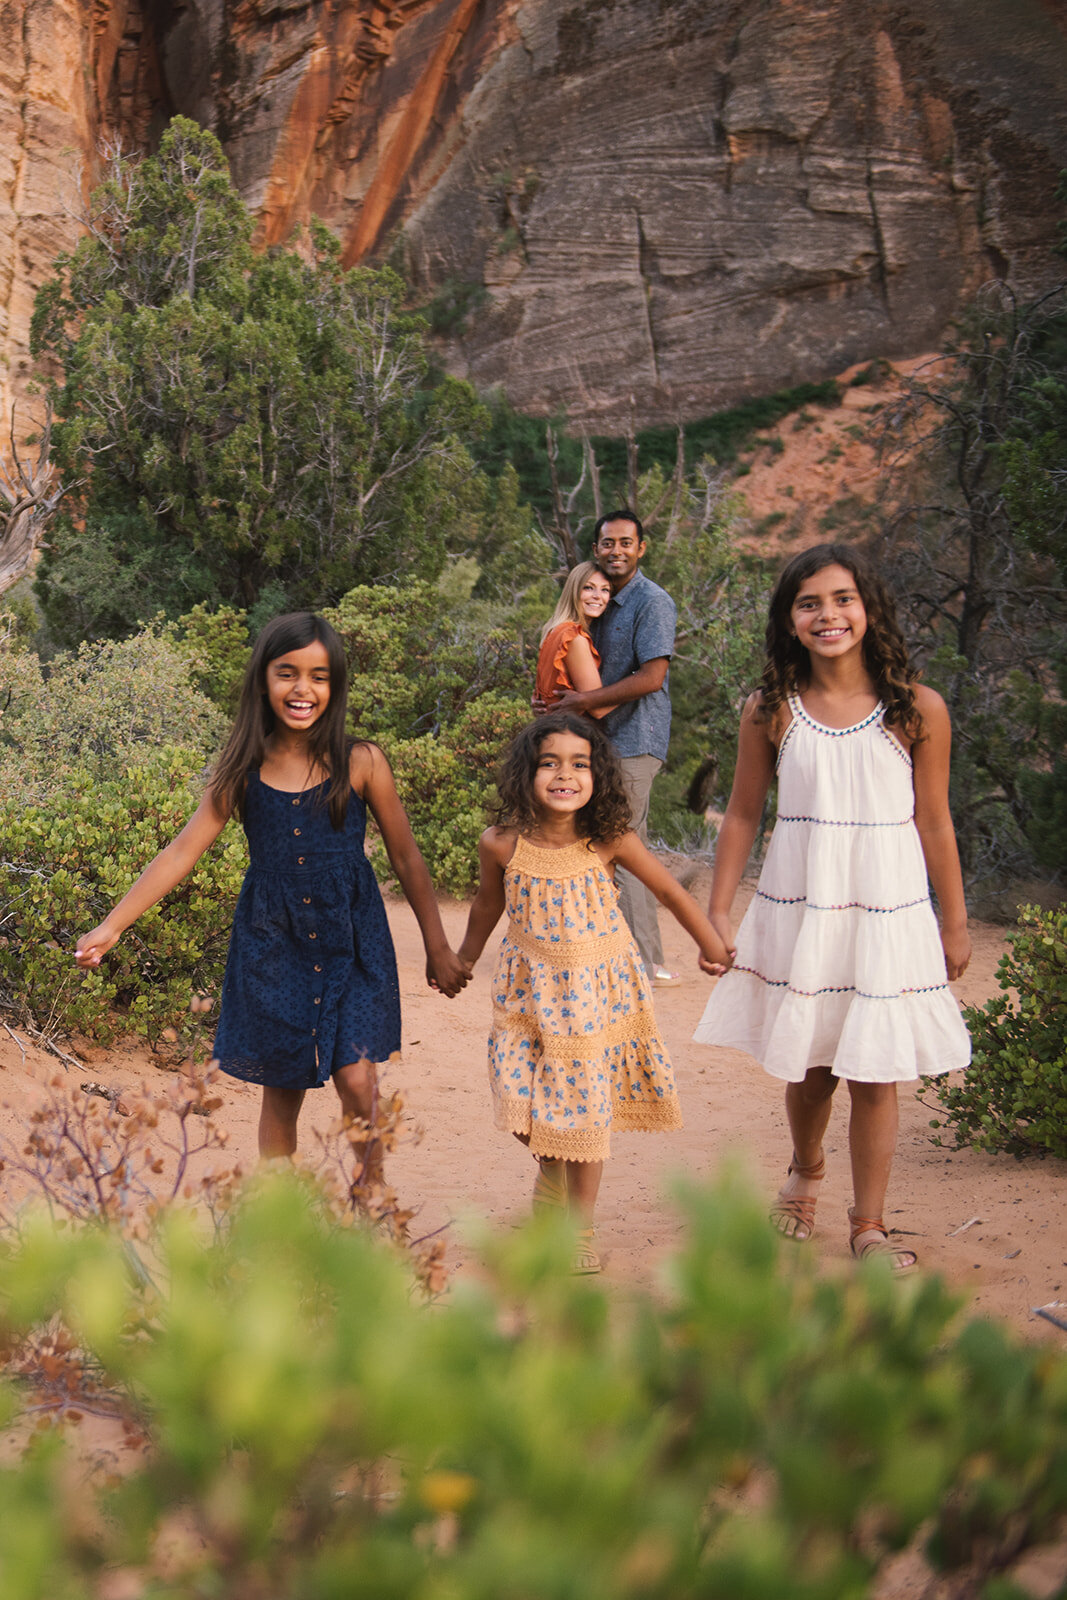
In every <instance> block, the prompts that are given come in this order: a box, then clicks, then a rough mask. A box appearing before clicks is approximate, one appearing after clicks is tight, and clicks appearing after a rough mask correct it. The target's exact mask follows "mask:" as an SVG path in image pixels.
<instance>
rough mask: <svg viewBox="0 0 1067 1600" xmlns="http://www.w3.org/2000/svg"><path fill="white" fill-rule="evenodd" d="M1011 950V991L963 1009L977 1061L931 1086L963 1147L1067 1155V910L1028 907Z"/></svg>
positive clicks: (1007, 962)
mask: <svg viewBox="0 0 1067 1600" xmlns="http://www.w3.org/2000/svg"><path fill="white" fill-rule="evenodd" d="M1008 946H1009V948H1008V951H1007V953H1006V954H1005V955H1004V956H1002V957H1001V961H1000V966H999V967H998V969H997V976H998V981H999V983H1000V987H1001V988H1002V989H1003V990H1005V991H1006V993H1004V994H1002V995H998V996H996V998H994V999H992V1000H987V1001H986V1004H985V1005H984V1006H983V1007H981V1008H980V1009H979V1008H978V1007H976V1006H968V1007H967V1009H966V1011H965V1012H964V1016H965V1017H966V1019H967V1026H968V1027H969V1028H970V1030H971V1038H972V1041H973V1045H974V1056H973V1059H972V1061H971V1065H970V1066H969V1067H968V1069H967V1072H966V1075H965V1077H964V1079H963V1082H962V1083H961V1084H959V1085H958V1086H957V1085H953V1084H949V1083H946V1082H944V1080H942V1079H926V1080H925V1081H926V1083H927V1085H933V1086H934V1087H935V1088H936V1090H937V1094H938V1097H939V1099H940V1100H941V1103H942V1105H944V1107H945V1109H946V1111H947V1113H948V1121H949V1123H950V1124H951V1125H952V1129H953V1132H954V1133H955V1136H956V1145H957V1147H959V1146H960V1145H966V1144H970V1145H974V1146H975V1147H976V1148H978V1149H981V1150H1004V1151H1010V1153H1011V1154H1012V1155H1014V1156H1018V1157H1022V1156H1025V1155H1054V1156H1061V1157H1065V1158H1067V908H1064V907H1063V906H1061V907H1059V908H1058V909H1057V910H1055V911H1041V910H1039V909H1038V907H1036V906H1024V907H1023V908H1022V910H1021V912H1020V915H1019V925H1018V927H1017V928H1016V929H1015V930H1014V931H1013V932H1012V933H1010V934H1009V935H1008ZM938 1125H939V1124H935V1126H938Z"/></svg>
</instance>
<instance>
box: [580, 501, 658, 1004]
mask: <svg viewBox="0 0 1067 1600" xmlns="http://www.w3.org/2000/svg"><path fill="white" fill-rule="evenodd" d="M644 553H645V536H644V529H643V528H642V526H641V523H640V520H639V519H638V517H637V516H636V514H635V513H634V512H633V511H629V510H626V509H623V510H620V511H609V512H608V513H607V515H606V516H603V517H601V518H600V520H599V522H598V523H597V525H596V528H595V529H594V532H593V559H594V560H595V561H597V562H598V563H599V564H600V566H601V567H602V568H603V570H604V571H605V572H606V573H607V577H608V582H609V583H610V584H611V600H610V601H609V602H608V606H607V610H606V611H605V612H604V614H603V616H601V617H599V618H598V619H597V621H596V622H595V623H594V624H593V637H594V643H595V644H596V647H597V649H598V650H599V652H600V676H601V680H602V684H601V687H600V688H599V689H589V690H586V691H584V692H581V693H579V692H573V691H572V692H571V693H568V694H565V695H564V696H563V697H562V699H561V700H559V701H557V702H556V704H557V707H558V708H563V707H569V708H570V709H571V710H573V711H580V712H586V713H588V712H590V711H593V710H595V709H596V708H597V707H598V706H613V707H614V710H612V711H609V712H608V714H607V715H606V716H605V718H604V722H603V726H604V728H605V730H606V731H607V733H608V735H609V737H610V739H611V742H612V744H613V745H614V747H615V751H616V754H617V755H618V757H619V761H620V764H621V766H622V770H623V777H624V778H625V780H626V786H627V788H628V789H629V791H630V810H631V818H632V821H633V826H634V830H635V832H636V833H638V834H639V835H640V837H641V838H642V839H644V840H647V838H648V802H649V795H650V793H651V789H652V780H653V778H654V777H655V776H656V773H657V772H658V771H659V770H660V768H661V767H662V765H663V763H664V761H665V760H666V759H667V744H668V741H669V739H670V732H671V699H670V693H669V690H668V676H667V669H668V667H669V666H670V659H671V656H672V655H673V653H674V627H675V620H676V616H677V612H676V610H675V605H674V601H673V600H672V599H671V597H670V595H669V594H667V592H666V591H665V590H664V589H661V588H660V587H659V585H658V584H655V583H653V582H652V580H651V578H646V577H645V574H644V573H643V572H642V571H641V570H640V561H641V557H642V556H643V555H644ZM615 882H616V884H617V886H618V890H619V905H620V908H621V910H622V914H623V916H624V917H625V918H626V921H627V922H628V924H629V926H630V929H631V931H632V932H633V936H634V938H635V939H636V940H637V947H638V949H639V950H640V952H641V955H642V957H643V959H644V963H645V966H646V968H647V970H648V975H649V978H650V980H651V981H652V982H653V983H654V984H656V985H657V986H659V987H661V988H662V987H665V986H667V985H671V984H674V983H677V982H678V979H677V978H676V977H675V976H674V974H672V973H669V972H667V970H666V969H665V967H664V965H663V946H662V944H661V943H660V936H659V921H658V918H657V915H656V899H655V896H654V895H653V894H652V892H651V891H650V890H649V889H646V888H645V886H644V884H643V883H639V882H638V880H637V879H636V878H635V877H633V876H632V874H630V873H629V872H624V871H622V870H621V869H619V870H618V871H617V872H616V875H615Z"/></svg>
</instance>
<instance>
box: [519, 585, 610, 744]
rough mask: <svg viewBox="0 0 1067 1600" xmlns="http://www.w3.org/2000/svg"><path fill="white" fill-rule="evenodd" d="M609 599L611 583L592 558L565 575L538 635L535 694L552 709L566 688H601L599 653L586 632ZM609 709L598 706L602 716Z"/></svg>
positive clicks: (598, 715)
mask: <svg viewBox="0 0 1067 1600" xmlns="http://www.w3.org/2000/svg"><path fill="white" fill-rule="evenodd" d="M610 599H611V584H610V583H609V582H608V580H607V578H605V576H604V574H603V573H602V572H601V570H600V568H599V567H598V566H597V564H596V562H595V561H582V562H580V563H579V565H578V566H576V567H574V568H572V570H571V571H570V572H569V573H568V574H567V581H566V583H565V584H564V585H563V592H562V593H561V595H560V597H559V604H558V605H557V607H556V609H555V611H554V612H553V613H552V616H551V617H550V618H549V620H548V621H547V622H546V623H545V626H544V631H543V633H542V634H541V651H540V654H539V655H538V658H537V688H536V690H535V694H536V697H537V698H538V699H540V700H542V701H543V702H544V704H545V706H546V707H547V708H551V706H553V705H554V704H555V702H556V701H557V700H558V699H559V698H560V696H561V695H563V694H565V693H566V691H567V690H568V689H579V690H581V689H599V688H600V656H599V655H598V654H597V649H596V646H595V645H594V643H593V641H592V638H591V637H590V634H589V626H590V623H591V622H592V621H593V619H594V617H599V616H602V615H603V613H604V611H605V610H606V608H607V605H608V601H609V600H610ZM610 709H611V708H610V707H609V706H598V707H597V709H596V710H595V711H594V712H593V713H592V715H593V716H594V717H603V716H605V715H606V714H607V712H608V711H609V710H610Z"/></svg>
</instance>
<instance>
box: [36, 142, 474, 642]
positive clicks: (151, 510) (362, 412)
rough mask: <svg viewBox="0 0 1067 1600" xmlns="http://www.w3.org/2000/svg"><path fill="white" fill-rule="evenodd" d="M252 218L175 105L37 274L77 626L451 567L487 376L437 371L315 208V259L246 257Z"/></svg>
mask: <svg viewBox="0 0 1067 1600" xmlns="http://www.w3.org/2000/svg"><path fill="white" fill-rule="evenodd" d="M251 231H252V222H251V217H250V215H249V213H248V212H247V210H246V209H245V207H244V206H243V204H242V203H241V201H240V198H239V197H238V195H237V193H236V191H235V190H234V188H233V185H232V183H231V181H230V178H229V174H228V172H227V170H226V164H225V160H224V158H223V155H222V151H221V147H220V146H219V145H218V142H217V141H216V140H215V139H214V136H213V135H211V134H209V133H207V132H206V131H205V130H203V129H201V128H199V127H197V126H196V125H195V124H194V123H191V122H189V121H188V120H187V119H185V118H181V117H178V118H175V119H174V121H173V122H172V123H171V125H170V127H169V128H168V130H167V132H166V134H165V135H164V137H163V140H162V142H161V144H160V148H159V151H158V153H157V154H156V155H154V156H151V157H148V158H146V159H144V160H138V161H133V160H128V159H124V158H121V157H120V158H117V159H116V160H115V162H114V163H113V165H112V168H111V171H110V174H109V177H108V179H107V181H106V182H105V184H104V185H103V186H102V187H101V189H99V190H98V191H97V192H96V194H95V195H94V197H93V200H92V202H91V219H90V231H89V233H88V235H87V237H86V238H85V239H83V241H82V242H81V244H80V245H79V246H78V249H77V250H76V251H75V252H74V254H73V256H69V257H61V258H60V259H59V260H58V261H57V263H56V266H57V275H56V277H55V278H54V279H52V280H51V281H50V282H49V283H48V284H46V285H45V286H44V288H43V289H42V291H41V299H40V302H39V305H38V307H37V312H36V316H35V322H34V352H35V354H36V355H37V356H39V357H42V358H50V359H51V361H52V362H53V363H58V364H59V366H60V367H61V369H62V379H61V381H57V382H55V383H54V384H53V385H52V399H53V404H54V407H55V412H56V418H57V421H56V424H55V428H54V432H53V448H54V453H55V457H56V460H57V462H58V463H59V464H60V466H61V470H62V471H63V473H64V475H65V476H66V477H67V478H68V479H70V480H76V481H77V485H78V487H77V488H76V489H74V490H73V491H72V493H71V497H70V498H69V499H68V501H67V502H65V520H64V521H63V522H61V524H60V525H59V527H58V530H57V535H56V538H55V539H54V541H53V548H52V549H51V550H50V551H49V552H47V553H46V558H45V560H44V561H43V562H42V564H41V568H40V572H39V591H40V593H41V596H42V600H43V604H44V606H45V610H46V613H47V615H48V617H49V621H50V622H51V624H52V626H53V628H54V629H55V630H56V631H57V633H58V634H59V636H60V637H61V638H64V639H70V640H76V639H79V638H82V637H85V636H86V635H87V634H89V635H96V634H99V633H101V632H112V633H121V632H125V631H128V629H129V628H130V627H131V625H134V624H136V623H137V622H142V621H144V620H146V619H147V618H148V617H149V616H151V615H153V614H154V612H156V611H157V610H160V609H162V610H164V611H165V612H167V613H168V614H169V615H171V616H175V615H177V614H178V613H180V612H182V611H187V610H189V608H190V606H191V605H193V604H195V603H196V602H198V601H201V600H206V599H211V600H213V601H214V602H216V603H217V602H218V601H220V600H221V601H223V602H226V603H230V604H234V605H237V606H243V607H252V606H254V605H255V604H256V602H257V601H258V600H259V598H260V596H261V594H262V593H263V592H264V590H266V589H268V588H273V589H274V590H275V591H277V593H278V596H279V602H278V604H277V605H275V606H273V607H272V609H274V610H284V609H286V607H290V608H292V607H295V606H303V605H308V606H313V607H319V606H322V605H323V604H325V603H328V602H330V601H331V600H335V599H337V598H338V597H339V596H340V595H341V594H343V593H344V592H345V591H346V590H347V589H349V588H350V587H351V586H352V584H353V582H354V581H356V580H360V579H362V580H364V581H366V580H374V579H377V578H380V577H384V576H387V575H393V574H395V573H396V572H398V571H399V570H402V569H407V568H409V567H410V566H411V565H416V566H418V567H420V568H421V569H422V570H423V571H424V572H425V574H426V575H427V576H429V577H430V578H433V577H434V576H436V574H437V572H438V571H439V570H440V567H441V565H442V562H443V559H444V549H445V535H446V533H447V531H448V529H449V525H450V522H451V520H452V519H453V518H454V517H455V516H456V515H457V514H458V511H459V502H460V500H461V499H462V484H463V482H464V480H465V479H466V478H468V477H470V476H471V474H472V473H473V471H474V468H473V465H472V463H471V461H470V459H469V457H468V456H467V453H466V450H465V448H464V446H463V445H462V443H461V442H460V440H461V438H463V437H473V436H474V435H475V434H476V433H477V432H478V430H479V428H480V427H481V426H482V423H483V419H484V413H483V411H482V409H481V408H480V407H479V405H478V404H477V402H476V400H475V397H474V394H473V391H472V390H471V389H470V388H469V387H468V386H467V385H465V384H462V383H459V382H457V381H456V380H454V379H446V380H444V381H443V382H440V383H439V384H437V385H436V387H434V386H431V385H429V381H428V375H427V366H428V363H427V357H426V352H425V349H424V342H423V336H424V328H425V325H424V323H423V321H422V319H421V318H419V317H416V316H413V315H412V314H411V313H410V312H408V311H406V310H405V309H404V307H403V294H404V286H403V284H402V282H401V280H400V279H399V278H397V277H396V275H395V274H394V273H392V272H389V271H388V270H383V271H380V272H376V271H372V270H370V269H367V268H359V269H356V270H355V271H352V272H348V273H346V272H344V271H342V270H341V267H340V262H339V247H338V245H337V243H336V241H335V240H333V239H332V238H331V236H330V235H329V234H328V233H327V231H326V230H325V229H323V228H321V227H318V226H316V227H314V228H313V229H312V230H311V239H310V248H309V249H308V250H307V251H306V252H305V253H303V254H297V253H296V251H292V250H289V251H286V250H279V251H275V252H273V253H270V254H263V253H256V252H253V251H252V249H251V247H250V239H251ZM83 528H84V529H87V530H88V539H89V544H90V548H89V549H88V550H86V549H85V548H84V535H83V533H82V530H83ZM131 567H132V568H133V569H134V570H135V571H136V572H137V575H138V579H137V583H136V584H135V585H133V586H130V585H127V584H125V583H124V581H123V579H124V574H125V573H126V571H127V570H128V569H129V568H131Z"/></svg>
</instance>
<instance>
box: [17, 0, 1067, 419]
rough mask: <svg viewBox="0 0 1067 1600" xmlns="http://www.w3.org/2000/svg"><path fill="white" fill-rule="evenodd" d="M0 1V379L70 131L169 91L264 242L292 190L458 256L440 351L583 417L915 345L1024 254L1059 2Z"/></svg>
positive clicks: (150, 103)
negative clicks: (210, 139)
mask: <svg viewBox="0 0 1067 1600" xmlns="http://www.w3.org/2000/svg"><path fill="white" fill-rule="evenodd" d="M0 29H2V32H0V42H2V45H3V49H2V52H0V129H2V137H0V353H2V354H3V356H4V358H5V365H4V369H3V373H2V374H0V377H2V379H3V382H4V383H5V384H6V386H7V390H8V393H7V396H6V397H7V398H8V399H10V397H11V393H12V392H17V390H18V389H19V387H20V381H21V380H23V379H24V377H25V374H26V370H27V369H26V364H25V363H26V332H27V326H28V317H29V310H30V306H31V301H32V295H33V291H34V289H35V287H36V285H37V283H39V282H40V279H41V277H42V275H43V273H44V272H45V271H46V269H47V265H48V262H49V261H50V260H51V258H52V257H53V255H54V254H55V252H56V251H57V249H59V248H61V247H63V246H65V245H68V244H69V243H70V242H71V241H72V240H73V238H74V237H75V236H76V230H77V223H76V219H75V215H74V213H75V211H76V205H75V201H76V198H77V194H78V190H79V185H80V183H81V182H82V181H83V177H82V174H89V173H91V169H92V166H93V162H94V160H95V151H96V150H97V147H98V144H99V141H100V139H101V138H102V137H105V136H111V137H121V138H122V139H123V141H124V143H125V144H126V145H127V146H130V145H133V146H144V145H147V144H150V143H151V141H152V139H153V137H154V136H155V134H156V133H157V132H158V129H159V127H160V126H161V125H162V122H163V121H164V120H165V119H166V117H167V116H169V115H170V114H172V113H173V111H175V110H180V111H183V112H185V113H187V114H189V115H192V116H195V117H197V118H198V119H199V120H200V121H202V122H204V123H205V124H207V125H209V126H211V127H212V128H214V129H215V131H216V132H217V133H218V134H219V136H220V138H221V139H222V140H223V143H224V145H225V147H226V149H227V152H228V154H229V156H230V159H231V162H232V166H233V171H234V175H235V178H236V180H237V182H238V184H239V186H240V188H241V191H242V193H243V194H244V196H245V197H246V199H247V200H248V202H249V203H250V204H251V205H253V206H254V207H255V208H256V210H257V211H258V213H259V215H260V218H261V234H262V237H263V239H264V240H265V241H267V242H273V241H278V240H282V239H285V238H287V237H289V235H290V234H291V232H292V229H293V228H294V227H295V226H296V225H298V224H299V223H300V222H302V221H304V220H306V218H307V217H308V216H309V215H311V214H312V213H313V212H314V213H316V214H318V215H320V216H323V217H324V218H325V219H326V220H327V221H328V222H329V223H330V225H331V226H332V227H334V228H335V229H336V230H337V232H338V233H339V234H340V236H341V237H342V239H343V240H344V244H345V251H346V258H347V259H348V260H349V261H352V262H354V261H359V260H363V259H367V258H374V257H377V256H381V255H382V254H384V253H387V252H388V251H389V250H391V249H396V250H398V251H400V252H401V253H402V254H403V256H404V258H405V261H406V264H407V266H408V268H409V270H410V271H411V272H412V273H413V275H414V277H415V280H416V282H417V284H418V285H419V287H420V289H421V290H423V291H425V293H426V295H427V296H430V295H432V294H433V292H434V291H435V290H436V289H438V288H440V286H441V285H442V284H444V283H446V282H449V283H450V284H451V286H452V287H453V288H454V287H455V286H456V285H457V284H458V285H461V286H473V293H474V296H475V299H477V298H478V297H479V296H480V297H481V303H480V305H479V306H478V308H477V310H476V311H475V312H474V313H473V314H472V315H469V316H468V318H467V319H466V322H464V323H462V324H460V325H459V326H458V327H456V328H455V329H453V330H452V333H451V335H450V338H449V340H448V348H447V357H448V359H449V362H450V364H451V365H452V366H453V367H454V368H455V370H457V371H461V372H465V373H467V374H468V375H469V376H471V377H472V378H473V379H475V380H476V381H477V382H478V383H479V384H481V385H490V384H500V385H502V386H503V388H504V389H505V390H506V392H507V393H508V395H509V396H510V398H511V399H512V401H513V402H514V403H515V404H516V405H518V406H520V407H523V408H526V409H531V410H540V411H549V410H554V409H556V408H559V407H566V408H567V409H568V410H569V411H570V413H571V415H572V417H573V418H575V419H576V420H578V421H585V422H588V423H590V424H591V425H593V426H595V427H597V428H606V427H613V426H617V425H619V424H621V423H623V422H625V421H626V419H627V418H628V417H630V416H631V415H633V416H634V417H635V419H636V420H637V422H638V423H642V422H652V421H672V420H674V419H675V418H677V417H681V418H688V417H692V416H696V415H702V414H706V413H707V412H709V411H711V410H713V409H715V408H716V407H718V406H721V405H723V404H726V403H729V402H731V401H733V400H736V399H737V398H739V397H741V396H743V395H747V394H753V393H760V392H767V391H770V390H773V389H775V388H778V387H780V386H782V385H785V384H790V383H793V382H796V381H798V380H799V379H802V378H814V377H819V376H823V375H828V374H831V373H834V372H838V371H840V370H841V369H842V368H843V367H846V366H848V365H849V364H850V363H853V362H857V361H861V360H865V359H868V358H870V357H871V356H888V357H893V356H902V355H907V354H910V353H914V352H915V351H918V350H920V349H926V348H928V347H930V346H931V345H932V344H934V343H936V342H937V340H938V339H939V338H940V336H941V335H942V333H943V331H944V328H945V326H946V323H947V322H948V321H949V320H950V318H951V317H952V315H953V313H954V312H955V310H956V309H957V308H958V307H959V305H960V304H961V302H962V300H964V299H965V298H966V297H967V296H968V295H969V294H971V293H972V292H973V290H974V289H975V288H976V287H977V285H978V284H980V283H981V282H982V281H983V280H984V279H986V278H988V277H990V276H992V275H1006V276H1008V277H1009V278H1010V279H1011V281H1012V282H1013V283H1015V284H1017V285H1018V286H1019V287H1020V288H1022V289H1029V288H1031V287H1033V286H1034V285H1036V284H1039V283H1042V282H1045V281H1048V279H1049V276H1050V273H1051V272H1052V271H1053V270H1054V267H1055V258H1054V257H1052V255H1051V246H1052V245H1053V243H1054V242H1055V237H1056V213H1057V205H1056V202H1055V200H1054V193H1055V188H1056V183H1057V179H1058V174H1059V172H1060V170H1061V169H1062V168H1063V167H1065V166H1067V109H1065V97H1064V94H1063V86H1064V83H1065V81H1067V8H1065V6H1064V3H1063V0H1012V4H1011V5H1010V6H1006V5H1004V4H1003V0H868V3H867V4H865V5H863V6H856V5H855V4H852V3H849V0H670V3H666V0H657V3H653V0H526V3H519V0H139V3H138V0H11V3H10V4H8V5H7V6H5V8H4V9H3V12H2V21H0ZM1058 209H1059V211H1060V213H1061V214H1062V211H1063V207H1062V205H1060V206H1059V208H1058ZM470 292H471V291H468V294H469V293H470ZM460 298H461V299H462V294H461V296H460Z"/></svg>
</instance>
